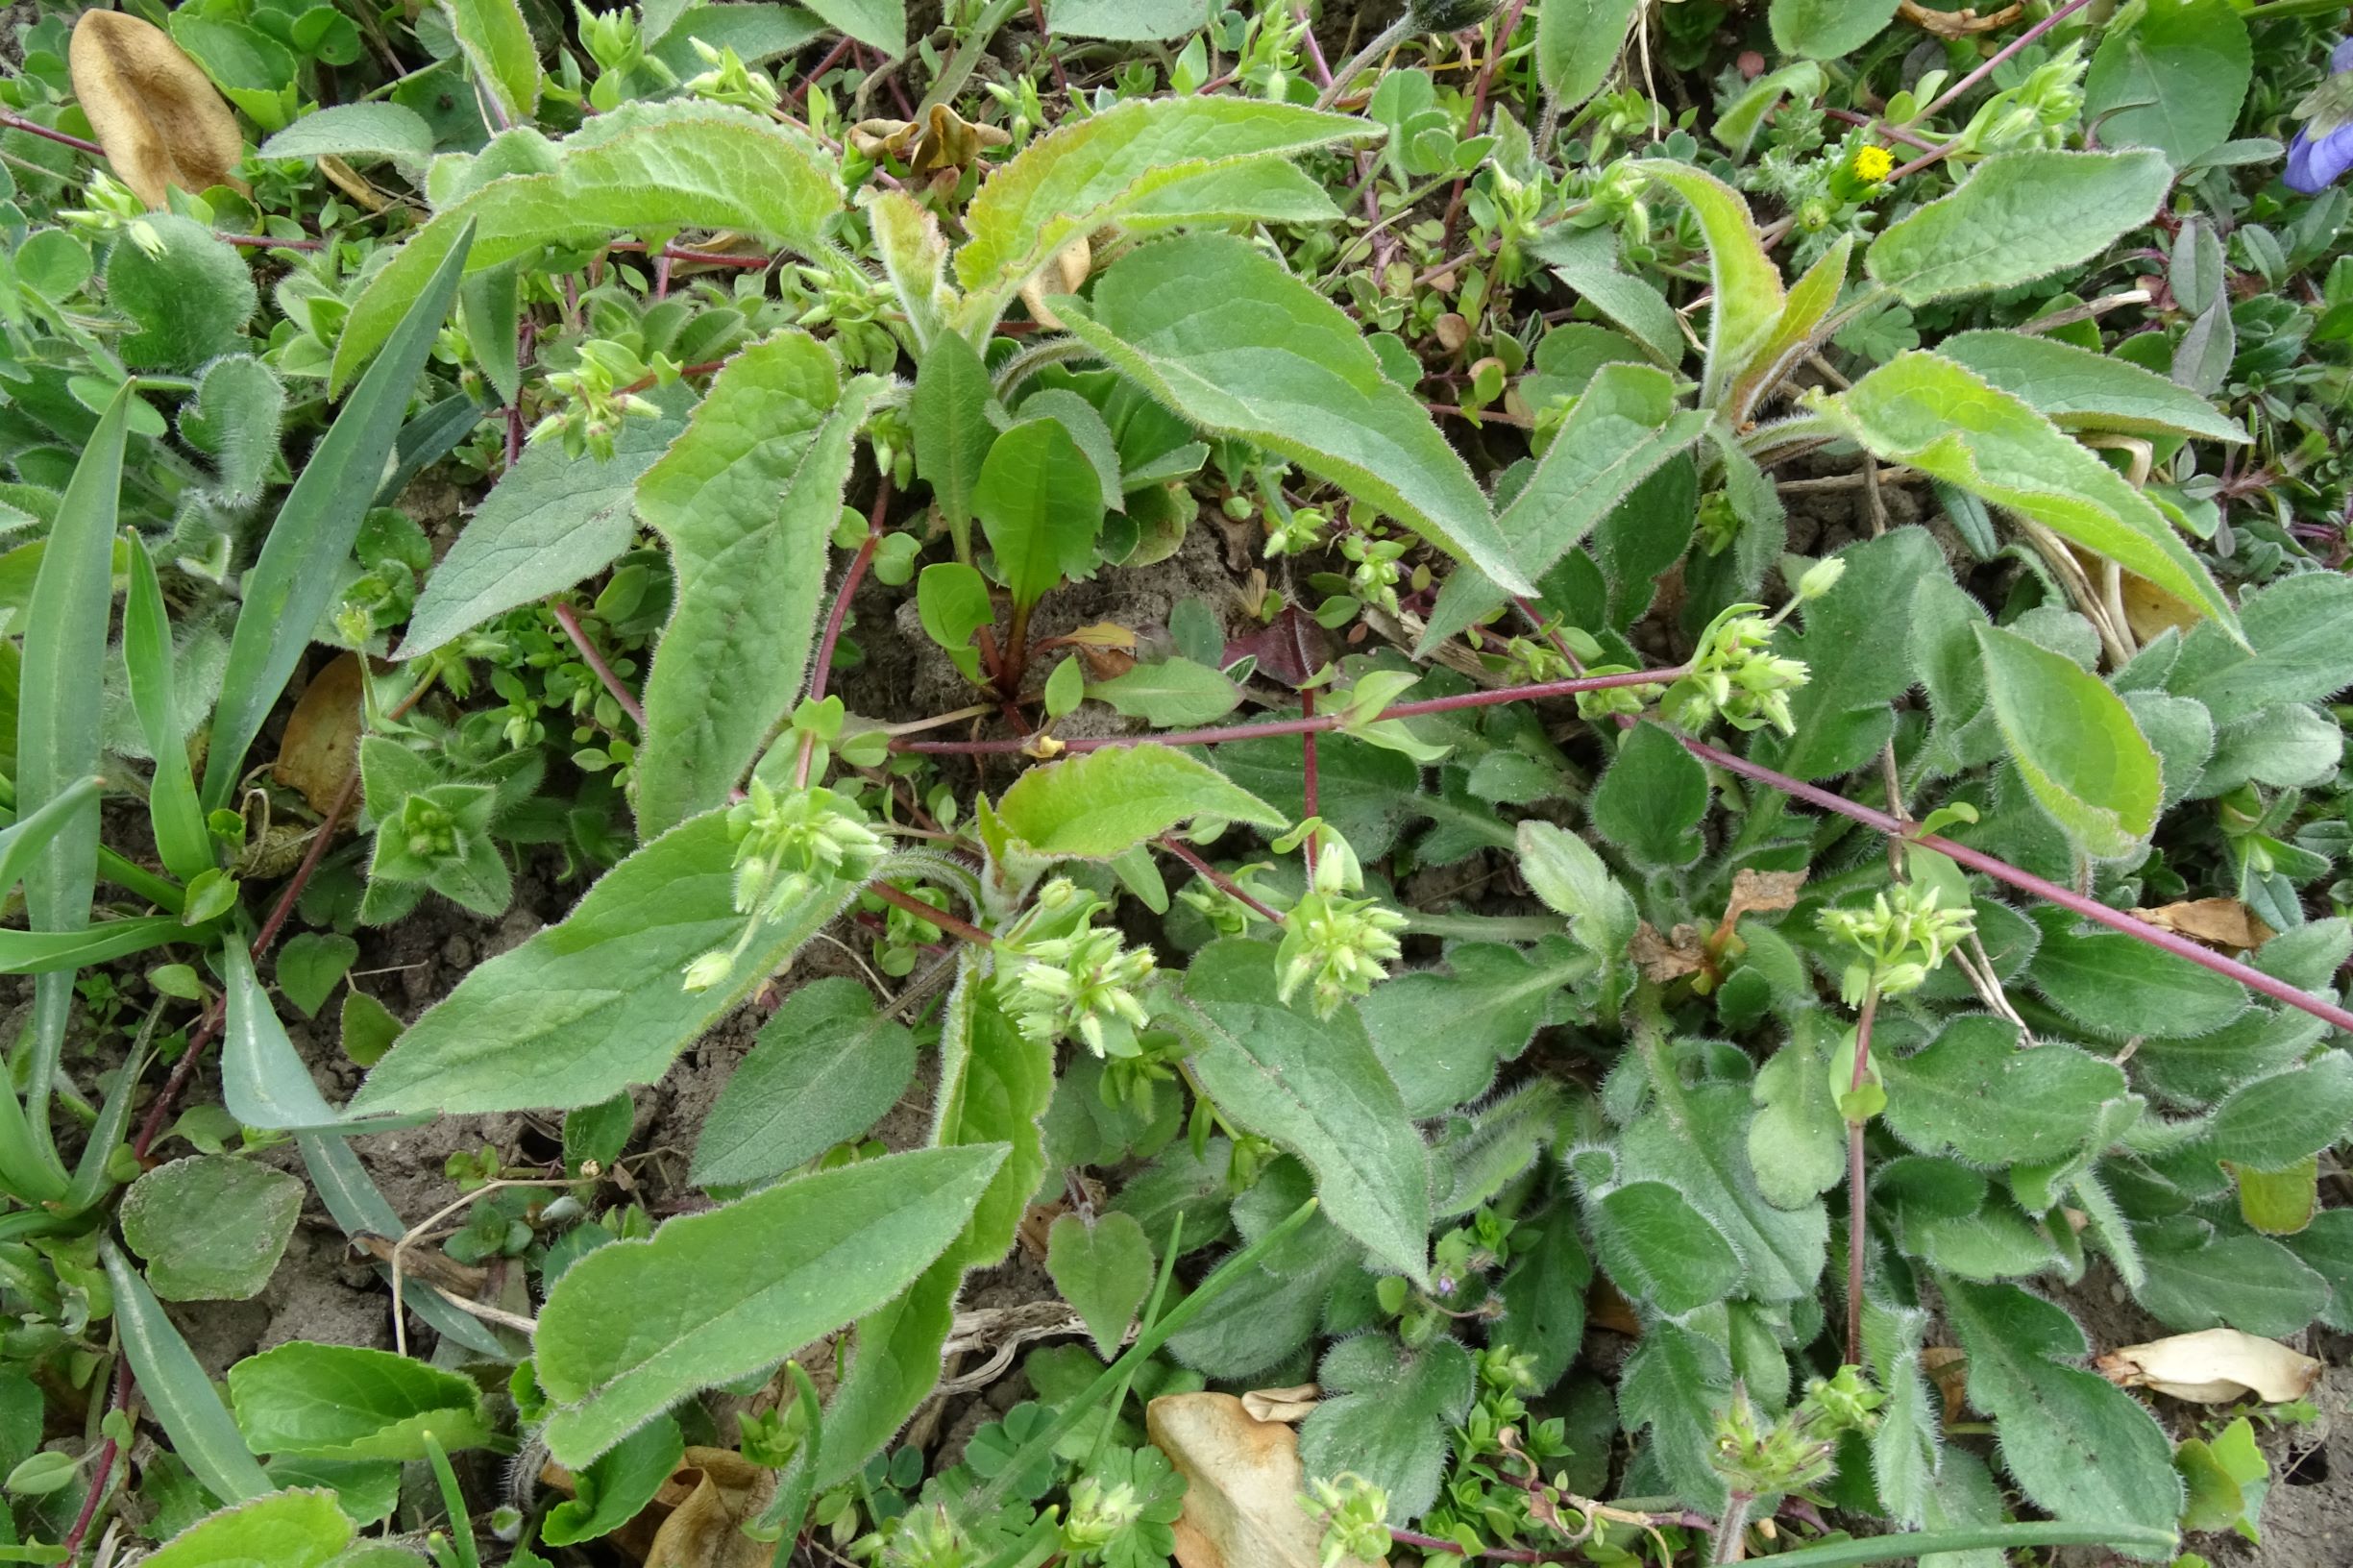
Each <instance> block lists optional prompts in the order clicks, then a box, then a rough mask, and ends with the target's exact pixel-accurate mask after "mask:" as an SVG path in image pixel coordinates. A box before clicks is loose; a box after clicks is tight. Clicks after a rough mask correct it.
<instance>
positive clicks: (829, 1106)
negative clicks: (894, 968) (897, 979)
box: [693, 975, 915, 1187]
mask: <svg viewBox="0 0 2353 1568" xmlns="http://www.w3.org/2000/svg"><path fill="white" fill-rule="evenodd" d="M914 1078H915V1037H914V1036H913V1035H912V1034H910V1033H908V1031H907V1028H906V1026H905V1025H904V1024H902V1023H900V1022H899V1021H898V1020H897V1019H896V1018H895V1017H892V1016H891V1015H889V1014H887V1013H879V1012H876V1011H875V1008H874V1000H873V998H872V997H871V996H870V995H869V994H868V992H867V990H866V988H865V987H864V986H862V985H860V984H859V983H858V982H857V981H855V980H850V979H846V978H844V977H841V976H838V975H837V976H834V977H831V978H829V979H824V980H816V981H812V982H810V983H809V984H807V985H804V986H802V987H801V988H800V989H799V990H797V991H796V992H793V993H792V995H790V996H788V997H786V998H785V1002H784V1005H783V1006H782V1007H780V1008H778V1009H777V1010H776V1012H775V1014H774V1016H773V1017H771V1018H770V1019H769V1020H768V1022H766V1023H765V1024H762V1025H761V1026H760V1036H759V1041H758V1042H757V1043H756V1044H754V1045H753V1046H752V1049H751V1054H750V1055H748V1056H747V1057H745V1058H744V1060H743V1061H742V1062H741V1063H739V1064H738V1065H737V1066H736V1069H735V1074H734V1076H733V1077H731V1078H729V1079H728V1080H727V1085H726V1088H724V1089H723V1090H721V1091H720V1095H719V1103H718V1104H716V1105H714V1106H712V1107H711V1114H710V1115H709V1116H707V1117H706V1118H704V1121H703V1124H702V1133H701V1135H700V1137H699V1138H698V1139H697V1140H696V1143H695V1164H694V1170H693V1177H694V1180H695V1181H696V1182H697V1183H699V1185H701V1186H704V1187H713V1186H722V1185H738V1184H742V1183H747V1182H760V1181H766V1180H768V1179H769V1178H771V1177H774V1176H781V1175H783V1174H784V1173H785V1172H786V1171H789V1170H791V1169H792V1168H793V1167H794V1166H796V1165H798V1164H803V1163H805V1162H807V1161H810V1160H814V1159H815V1158H817V1156H819V1155H821V1154H822V1153H824V1152H825V1150H827V1149H828V1148H831V1147H832V1146H833V1145H834V1144H836V1143H839V1142H841V1141H842V1140H843V1139H853V1138H857V1137H859V1136H860V1135H862V1134H863V1133H865V1132H866V1130H867V1129H868V1128H870V1127H871V1126H873V1125H874V1123H875V1122H876V1121H878V1120H880V1119H881V1117H882V1115H883V1113H884V1112H886V1111H888V1110H890V1109H891V1107H892V1106H893V1105H895V1104H896V1103H897V1101H898V1097H899V1096H900V1095H901V1094H903V1093H905V1092H906V1090H907V1086H908V1084H909V1083H911V1082H912V1081H913V1080H914Z"/></svg>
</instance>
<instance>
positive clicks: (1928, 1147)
mask: <svg viewBox="0 0 2353 1568" xmlns="http://www.w3.org/2000/svg"><path fill="white" fill-rule="evenodd" d="M1879 1071H1880V1073H1881V1074H1882V1075H1883V1076H1884V1078H1885V1079H1886V1083H1887V1123H1888V1126H1889V1127H1891V1128H1892V1129H1894V1131H1895V1134H1896V1136H1897V1137H1898V1138H1900V1139H1903V1141H1904V1142H1906V1143H1908V1144H1910V1145H1911V1146H1912V1147H1913V1148H1916V1149H1919V1150H1921V1151H1922V1152H1923V1153H1926V1154H1942V1153H1945V1152H1947V1151H1950V1152H1951V1153H1953V1154H1956V1155H1958V1156H1960V1157H1961V1158H1962V1159H1963V1160H1966V1161H1968V1162H1969V1163H1970V1164H1973V1165H1982V1166H1987V1167H1998V1166H2004V1165H2016V1164H2030V1163H2043V1162H2047V1161H2054V1160H2061V1159H2065V1158H2066V1157H2068V1156H2070V1155H2072V1154H2074V1153H2076V1152H2077V1151H2079V1150H2081V1149H2082V1148H2083V1147H2084V1145H2085V1141H2086V1140H2087V1139H2090V1138H2091V1137H2092V1135H2093V1133H2094V1131H2095V1129H2096V1128H2097V1127H2098V1126H2099V1125H2100V1112H2101V1107H2103V1106H2104V1105H2106V1104H2107V1103H2108V1102H2109V1101H2111V1100H2116V1099H2120V1098H2122V1096H2123V1094H2124V1091H2125V1083H2124V1073H2123V1070H2122V1069H2121V1068H2120V1067H2119V1066H2116V1064H2115V1063H2113V1062H2107V1061H2103V1060H2101V1059H2100V1058H2098V1057H2096V1056H2094V1055H2092V1054H2091V1053H2090V1052H2089V1051H2084V1050H2079V1049H2077V1048H2076V1047H2074V1046H2072V1045H2063V1044H2058V1043H2055V1042H2045V1043H2041V1044H2038V1045H2036V1046H2034V1047H2032V1048H2022V1046H2021V1042H2020V1039H2019V1030H2018V1027H2017V1026H2016V1025H2015V1024H2011V1023H2006V1022H2004V1021H2003V1020H2002V1019H2000V1018H1994V1017H1960V1018H1955V1019H1953V1020H1952V1021H1951V1022H1950V1023H1949V1024H1947V1025H1946V1026H1945V1030H1944V1033H1942V1034H1940V1035H1938V1036H1937V1037H1936V1040H1935V1041H1934V1043H1932V1044H1930V1045H1929V1046H1928V1047H1927V1048H1926V1049H1924V1050H1921V1051H1916V1052H1914V1053H1913V1054H1912V1055H1910V1056H1905V1057H1888V1058H1886V1059H1884V1060H1882V1061H1881V1062H1880V1063H1879Z"/></svg>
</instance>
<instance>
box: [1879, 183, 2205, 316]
mask: <svg viewBox="0 0 2353 1568" xmlns="http://www.w3.org/2000/svg"><path fill="white" fill-rule="evenodd" d="M2172 182H2173V171H2172V170H2171V169H2170V168H2169V167H2168V166H2167V164H2166V160H2165V159H2164V157H2163V156H2162V155H2160V154H2157V153H2152V152H2145V151H2136V152H2124V153H2069V152H2056V151H2050V150H2047V149H2040V148H2036V149H2028V150H2025V151H2019V152H2007V153H1996V154H1994V155H1993V156H1992V157H1991V158H1988V159H1986V160H1985V161H1984V162H1982V163H1980V164H1978V165H1977V167H1976V169H1975V170H1974V171H1973V172H1972V173H1971V175H1970V177H1969V178H1968V179H1967V180H1966V181H1964V182H1962V184H1961V186H1960V188H1959V189H1957V190H1955V191H1953V192H1952V194H1950V195H1949V196H1946V197H1942V198H1940V199H1939V200H1937V201H1933V202H1930V203H1929V204H1928V205H1927V206H1925V207H1924V208H1920V209H1919V210H1918V211H1916V212H1914V213H1912V214H1911V215H1910V216H1909V217H1906V218H1903V219H1900V220H1899V221H1898V222H1896V223H1894V224H1892V225H1890V226H1889V227H1888V229H1887V230H1886V231H1885V232H1884V233H1881V234H1880V235H1879V237H1878V238H1877V239H1875V240H1874V241H1873V242H1872V246H1871V249H1870V250H1869V251H1867V252H1866V253H1864V257H1863V267H1864V270H1865V271H1867V272H1869V273H1870V274H1871V276H1872V277H1873V278H1875V279H1876V280H1877V281H1878V282H1882V283H1885V284H1886V285H1887V286H1888V287H1890V288H1892V289H1894V290H1895V291H1896V293H1897V295H1898V297H1900V299H1901V300H1902V301H1903V303H1904V304H1906V305H1926V304H1928V303H1929V302H1931V301H1934V300H1941V299H1946V298H1948V297H1949V296H1951V295H1955V294H1982V293H1985V292H1986V291H1988V290H1990V289H1997V288H2007V287H2009V286H2010V285H2012V284H2013V283H2023V282H2032V281H2033V280H2035V279H2037V278H2044V277H2047V276H2049V275H2050V274H2051V273H2054V272H2057V271H2058V270H2059V269H2060V268H2062V267H2071V266H2073V265H2075V264H2076V263H2077V262H2080V261H2085V260H2088V259H2090V258H2091V257H2095V256H2097V255H2098V254H2099V253H2100V252H2101V251H2103V250H2106V249H2107V248H2108V246H2109V245H2110V244H2112V243H2113V242H2115V241H2116V240H2117V239H2119V238H2120V237H2121V236H2122V235H2124V234H2126V233H2131V232H2132V231H2133V230H2135V229H2138V228H2139V227H2140V226H2141V225H2143V224H2145V223H2146V222H2148V220H2149V219H2150V218H2151V217H2152V216H2153V215H2155V213H2156V210H2157V204H2158V203H2159V202H2161V201H2163V200H2164V199H2165V192H2166V187H2167V186H2169V185H2170V184H2172Z"/></svg>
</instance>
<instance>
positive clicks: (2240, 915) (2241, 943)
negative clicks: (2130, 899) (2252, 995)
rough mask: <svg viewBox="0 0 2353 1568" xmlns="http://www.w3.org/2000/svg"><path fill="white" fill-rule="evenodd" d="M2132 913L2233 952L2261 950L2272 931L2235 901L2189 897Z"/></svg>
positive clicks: (2186, 935) (2153, 923) (2164, 928)
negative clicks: (2258, 948)
mask: <svg viewBox="0 0 2353 1568" xmlns="http://www.w3.org/2000/svg"><path fill="white" fill-rule="evenodd" d="M2132 913H2133V918H2134V919H2141V920H2145V921H2147V922H2148V923H2149V924H2151V925H2154V926H2157V927H2159V928H2161V929H2163V930H2167V931H2171V932H2173V933H2174V934H2176V935H2178V936H2184V937H2188V938H2190V939H2191V940H2192V941H2193V942H2202V943H2206V944H2207V945H2208V946H2209V947H2221V948H2226V949H2228V950H2230V951H2233V952H2246V951H2248V950H2249V949H2251V948H2256V947H2260V946H2262V945H2263V944H2264V943H2267V942H2269V941H2270V940H2271V935H2272V932H2271V928H2270V927H2269V926H2267V925H2266V924H2264V923H2263V921H2262V920H2261V919H2258V918H2257V917H2256V914H2255V912H2254V911H2253V910H2251V909H2249V908H2247V907H2246V905H2244V904H2243V903H2241V902H2240V901H2239V900H2238V899H2236V898H2192V899H2188V900H2186V901H2184V902H2182V903H2178V904H2166V905H2163V906H2161V907H2159V908H2157V909H2136V910H2134V911H2133V912H2132Z"/></svg>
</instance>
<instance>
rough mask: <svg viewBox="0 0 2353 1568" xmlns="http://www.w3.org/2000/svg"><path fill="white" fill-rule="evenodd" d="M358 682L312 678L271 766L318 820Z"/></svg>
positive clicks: (350, 726)
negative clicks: (314, 812)
mask: <svg viewBox="0 0 2353 1568" xmlns="http://www.w3.org/2000/svg"><path fill="white" fill-rule="evenodd" d="M91 14H92V15H97V14H99V12H91ZM361 683H362V675H361V672H360V668H359V659H358V657H357V656H356V655H355V654H351V653H339V654H337V655H336V656H335V657H334V658H333V659H331V660H330V661H329V662H328V665H327V668H326V669H324V670H321V671H320V672H319V673H318V674H315V675H313V676H311V677H310V684H309V685H307V686H306V687H304V688H303V695H302V698H301V700H299V701H297V702H296V703H295V704H294V711H293V712H292V713H291V714H289V715H287V717H286V733H285V738H284V739H283V740H282V741H281V742H280V743H279V747H278V760H277V761H276V762H275V763H273V764H271V766H270V776H271V777H272V778H274V779H276V780H277V781H278V782H279V783H281V784H283V785H284V786H286V788H288V789H290V790H299V791H300V792H302V796H303V798H304V799H305V800H307V801H309V802H310V809H311V810H313V811H316V812H318V813H320V814H321V815H325V813H326V811H327V808H328V807H329V806H331V805H332V804H334V801H335V796H338V795H340V794H341V793H342V790H343V786H344V784H345V782H346V781H347V780H349V779H350V778H351V776H352V773H353V772H354V771H355V770H356V769H357V768H358V766H359V750H358V747H359V730H360V724H361V720H362V715H361V713H360V700H359V698H360V686H361Z"/></svg>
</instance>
